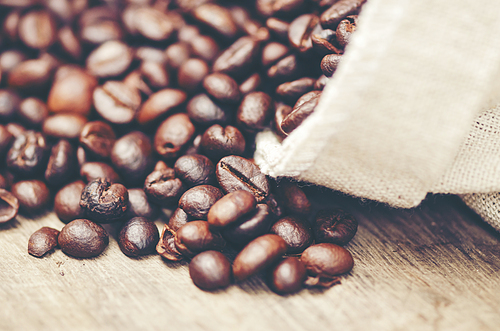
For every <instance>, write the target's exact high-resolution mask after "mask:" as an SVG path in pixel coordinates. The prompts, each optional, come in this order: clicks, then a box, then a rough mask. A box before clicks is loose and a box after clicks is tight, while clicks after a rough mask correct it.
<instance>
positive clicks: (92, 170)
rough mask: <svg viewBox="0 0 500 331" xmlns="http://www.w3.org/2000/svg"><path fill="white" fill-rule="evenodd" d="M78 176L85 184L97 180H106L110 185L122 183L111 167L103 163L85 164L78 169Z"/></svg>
mask: <svg viewBox="0 0 500 331" xmlns="http://www.w3.org/2000/svg"><path fill="white" fill-rule="evenodd" d="M80 176H81V177H82V178H83V180H84V181H85V182H86V183H89V182H91V181H93V180H95V179H98V178H107V179H109V181H110V182H112V183H120V182H121V181H122V180H121V178H120V176H118V174H117V173H116V171H115V170H114V169H113V167H111V166H110V165H109V164H107V163H104V162H85V163H84V164H83V165H82V166H81V167H80Z"/></svg>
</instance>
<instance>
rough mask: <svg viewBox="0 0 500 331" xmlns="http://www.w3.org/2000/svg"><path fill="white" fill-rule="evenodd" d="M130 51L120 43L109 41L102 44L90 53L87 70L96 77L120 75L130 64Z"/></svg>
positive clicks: (131, 54)
mask: <svg viewBox="0 0 500 331" xmlns="http://www.w3.org/2000/svg"><path fill="white" fill-rule="evenodd" d="M132 59H133V53H132V50H131V49H130V48H129V47H128V46H127V45H125V44H124V43H122V42H121V41H117V40H111V41H107V42H105V43H103V44H102V45H101V46H99V47H97V48H96V49H95V50H93V51H92V53H90V55H89V57H88V58H87V69H88V70H89V72H90V73H91V74H92V75H94V76H97V77H115V76H118V75H121V74H123V73H124V72H125V70H127V69H128V67H129V66H130V63H132Z"/></svg>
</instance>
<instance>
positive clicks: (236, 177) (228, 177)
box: [215, 155, 269, 202]
mask: <svg viewBox="0 0 500 331" xmlns="http://www.w3.org/2000/svg"><path fill="white" fill-rule="evenodd" d="M215 174H216V176H217V181H218V182H219V185H220V187H221V188H222V189H223V190H224V192H226V193H231V192H234V191H238V190H245V191H248V192H250V193H252V194H253V195H254V197H255V199H256V200H257V202H261V201H262V200H264V199H265V197H266V196H267V195H268V194H269V181H268V180H267V178H266V175H264V174H263V173H262V172H260V169H259V167H258V166H257V165H256V164H255V163H253V162H252V161H250V160H248V159H245V158H243V157H240V156H236V155H230V156H226V157H224V158H222V159H221V160H220V161H219V163H217V167H216V169H215Z"/></svg>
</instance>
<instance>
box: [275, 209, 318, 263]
mask: <svg viewBox="0 0 500 331" xmlns="http://www.w3.org/2000/svg"><path fill="white" fill-rule="evenodd" d="M271 233H274V234H276V235H278V236H280V237H281V238H283V240H285V242H286V243H287V245H288V251H287V253H289V254H298V253H302V251H304V249H306V248H307V247H309V246H310V245H311V243H312V242H313V239H314V238H313V234H312V230H311V228H310V227H309V226H308V225H306V223H305V221H303V220H301V219H299V218H297V217H295V216H287V217H284V218H282V219H280V220H278V221H277V222H276V223H274V225H273V226H272V228H271Z"/></svg>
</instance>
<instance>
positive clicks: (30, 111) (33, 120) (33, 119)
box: [18, 97, 49, 128]
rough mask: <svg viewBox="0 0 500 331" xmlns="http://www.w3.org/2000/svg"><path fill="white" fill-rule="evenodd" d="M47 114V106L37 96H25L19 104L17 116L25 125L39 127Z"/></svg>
mask: <svg viewBox="0 0 500 331" xmlns="http://www.w3.org/2000/svg"><path fill="white" fill-rule="evenodd" d="M48 115H49V111H48V110H47V106H46V105H45V103H44V102H43V101H42V100H40V99H38V98H33V97H30V98H26V99H24V100H23V101H22V102H21V103H20V104H19V112H18V116H19V118H20V119H21V121H22V122H23V123H24V124H25V125H26V126H27V127H35V128H40V127H41V125H42V123H43V121H44V120H45V119H46V118H47V116H48Z"/></svg>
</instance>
